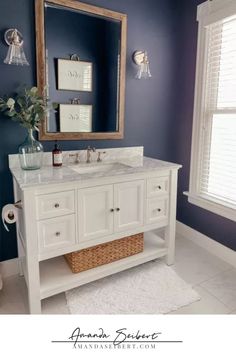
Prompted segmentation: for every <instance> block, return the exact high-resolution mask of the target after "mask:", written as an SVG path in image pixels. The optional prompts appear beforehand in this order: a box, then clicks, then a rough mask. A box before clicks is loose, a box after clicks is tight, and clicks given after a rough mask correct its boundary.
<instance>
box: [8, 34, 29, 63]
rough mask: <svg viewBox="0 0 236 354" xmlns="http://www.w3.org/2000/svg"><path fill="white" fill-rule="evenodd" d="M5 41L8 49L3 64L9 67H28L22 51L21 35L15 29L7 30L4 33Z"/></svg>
mask: <svg viewBox="0 0 236 354" xmlns="http://www.w3.org/2000/svg"><path fill="white" fill-rule="evenodd" d="M5 41H6V43H7V44H8V45H9V48H8V52H7V56H6V58H5V60H4V63H5V64H9V65H29V63H28V61H27V59H26V56H25V53H24V50H23V37H22V35H21V33H20V32H19V31H18V30H17V29H9V30H7V31H6V32H5Z"/></svg>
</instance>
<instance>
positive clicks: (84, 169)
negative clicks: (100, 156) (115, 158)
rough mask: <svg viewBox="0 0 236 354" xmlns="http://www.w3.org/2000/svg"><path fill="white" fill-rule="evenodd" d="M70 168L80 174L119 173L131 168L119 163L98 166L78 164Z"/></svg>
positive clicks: (98, 164)
mask: <svg viewBox="0 0 236 354" xmlns="http://www.w3.org/2000/svg"><path fill="white" fill-rule="evenodd" d="M70 168H71V169H72V170H73V171H75V172H77V173H79V174H85V173H96V172H109V171H112V170H114V171H117V170H121V169H124V168H129V166H127V165H124V164H122V163H119V162H114V163H104V164H100V163H96V164H91V165H90V164H86V165H85V164H78V165H76V166H70Z"/></svg>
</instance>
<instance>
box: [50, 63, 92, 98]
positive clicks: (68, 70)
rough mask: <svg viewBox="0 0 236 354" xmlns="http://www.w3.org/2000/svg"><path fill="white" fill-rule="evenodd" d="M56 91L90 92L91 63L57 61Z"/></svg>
mask: <svg viewBox="0 0 236 354" xmlns="http://www.w3.org/2000/svg"><path fill="white" fill-rule="evenodd" d="M57 64H58V90H70V91H88V92H91V91H92V63H91V62H87V61H78V60H67V59H58V60H57Z"/></svg>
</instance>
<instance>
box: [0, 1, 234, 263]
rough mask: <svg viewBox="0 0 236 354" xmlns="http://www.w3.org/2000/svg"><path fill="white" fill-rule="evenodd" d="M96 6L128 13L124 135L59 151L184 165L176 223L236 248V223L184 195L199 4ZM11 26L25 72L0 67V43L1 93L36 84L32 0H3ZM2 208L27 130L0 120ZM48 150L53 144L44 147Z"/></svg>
mask: <svg viewBox="0 0 236 354" xmlns="http://www.w3.org/2000/svg"><path fill="white" fill-rule="evenodd" d="M84 2H87V3H91V4H93V5H97V6H101V7H106V8H110V9H112V10H115V11H120V12H124V13H126V14H127V15H128V37H127V39H128V43H127V81H126V110H125V117H126V118H125V138H124V139H123V140H120V141H67V142H61V147H62V149H64V150H69V149H83V148H86V147H87V145H92V146H96V147H97V148H105V147H122V146H137V145H143V146H144V148H145V154H146V155H147V156H151V157H156V158H160V159H164V160H169V161H173V162H178V163H182V164H183V166H184V167H183V169H182V170H181V171H180V178H179V193H178V219H179V220H180V221H182V222H184V223H186V224H187V225H189V226H191V227H193V228H196V229H197V230H199V231H201V232H203V233H205V234H207V235H209V236H211V237H212V238H215V239H216V240H218V241H219V242H222V243H223V244H225V245H227V246H229V247H231V248H234V249H236V238H235V233H236V232H235V224H234V223H232V222H230V221H228V220H226V219H224V218H221V217H218V216H216V215H214V214H211V213H209V212H207V211H204V210H203V209H200V208H197V207H194V206H192V205H191V204H189V203H188V202H187V199H186V197H184V196H183V195H182V192H183V191H184V190H188V181H189V163H190V147H191V130H192V110H193V88H194V72H195V57H196V39H197V37H196V36H197V25H196V21H195V15H196V6H197V3H199V2H201V1H197V0H90V1H84ZM9 27H16V28H18V29H19V30H20V31H22V32H23V33H24V37H25V50H26V54H27V57H28V59H29V61H30V64H31V65H30V67H14V66H8V65H4V64H3V59H4V56H5V55H6V51H7V47H6V46H5V45H4V44H3V41H1V42H0V96H2V95H3V94H10V93H12V92H13V91H14V90H15V88H16V87H17V86H18V85H19V84H22V83H25V84H27V85H29V86H31V85H35V84H36V74H35V44H34V42H35V31H34V1H33V0H1V2H0V32H1V39H2V37H3V34H4V30H5V29H7V28H9ZM136 49H146V50H147V51H148V53H149V56H150V62H151V63H150V65H151V72H152V75H153V77H152V79H150V80H141V81H137V80H135V79H134V75H135V70H136V67H135V65H134V64H133V63H132V61H131V56H132V53H133V52H134V50H136ZM0 134H1V138H0V181H1V194H0V207H1V206H2V205H4V204H5V203H9V202H11V201H12V184H11V178H10V174H9V172H8V164H7V155H8V154H12V153H16V152H17V146H18V145H19V144H20V143H21V142H22V141H23V139H24V136H25V131H24V129H23V128H21V127H19V126H18V125H17V123H15V122H11V121H10V120H8V118H7V117H5V116H0ZM43 145H44V148H45V151H51V149H52V146H53V143H51V142H45V143H43ZM11 230H12V231H11V232H10V233H9V234H8V233H7V232H5V230H4V229H3V227H2V226H1V227H0V260H4V259H8V258H12V257H15V256H16V254H17V253H16V242H15V232H14V227H11Z"/></svg>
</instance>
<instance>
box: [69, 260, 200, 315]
mask: <svg viewBox="0 0 236 354" xmlns="http://www.w3.org/2000/svg"><path fill="white" fill-rule="evenodd" d="M66 299H67V305H68V308H69V311H70V313H72V314H164V313H168V312H170V311H174V310H177V309H178V308H180V307H182V306H185V305H188V304H191V303H192V302H195V301H197V300H200V296H199V295H198V294H197V292H196V291H195V290H193V289H192V287H191V286H190V285H189V284H187V283H186V282H185V281H184V280H182V279H181V278H180V277H179V276H178V275H177V274H176V272H175V271H174V270H172V269H171V268H170V267H168V266H167V265H165V264H163V263H161V262H160V261H155V262H149V263H147V264H143V265H141V266H138V267H135V268H132V269H129V270H126V271H123V272H121V273H118V274H115V275H112V276H109V277H106V278H103V279H101V280H97V281H95V282H92V283H90V284H86V285H83V286H81V287H78V288H76V289H73V290H70V291H67V292H66Z"/></svg>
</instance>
